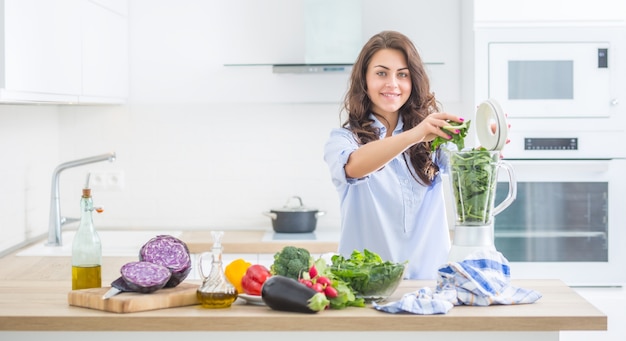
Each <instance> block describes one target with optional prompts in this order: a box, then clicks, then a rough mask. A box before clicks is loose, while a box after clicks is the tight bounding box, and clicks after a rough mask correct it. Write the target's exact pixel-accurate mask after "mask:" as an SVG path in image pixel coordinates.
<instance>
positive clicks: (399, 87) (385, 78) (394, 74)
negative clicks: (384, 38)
mask: <svg viewBox="0 0 626 341" xmlns="http://www.w3.org/2000/svg"><path fill="white" fill-rule="evenodd" d="M365 82H366V83H367V95H368V96H369V98H370V100H371V101H372V105H373V108H372V110H373V111H374V112H375V113H377V114H379V115H383V116H387V115H389V114H396V113H397V112H398V110H399V109H400V107H402V105H404V103H405V102H406V101H407V100H408V99H409V96H410V95H411V76H410V75H409V67H408V65H407V62H406V58H405V57H404V54H402V52H400V51H399V50H395V49H382V50H379V51H378V52H376V53H374V55H373V56H372V59H371V60H370V63H369V65H368V66H367V71H366V74H365Z"/></svg>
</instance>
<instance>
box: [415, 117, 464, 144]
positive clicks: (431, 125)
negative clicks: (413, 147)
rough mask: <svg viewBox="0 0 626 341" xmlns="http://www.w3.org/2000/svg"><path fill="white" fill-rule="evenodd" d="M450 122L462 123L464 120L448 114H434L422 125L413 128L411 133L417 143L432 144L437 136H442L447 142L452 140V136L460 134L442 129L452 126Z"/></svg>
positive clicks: (456, 131) (421, 123)
mask: <svg viewBox="0 0 626 341" xmlns="http://www.w3.org/2000/svg"><path fill="white" fill-rule="evenodd" d="M449 121H454V122H458V123H462V122H463V121H464V119H463V118H462V117H459V116H456V115H452V114H448V113H432V114H430V115H428V116H426V118H425V119H424V120H423V121H422V122H420V124H418V125H416V126H415V127H413V128H412V129H411V130H410V131H412V132H414V134H415V139H416V142H418V143H419V142H430V141H432V140H434V139H435V138H436V137H437V136H441V137H443V138H445V139H447V140H449V139H451V138H452V136H450V134H458V133H459V131H458V130H452V131H448V130H445V129H441V128H443V127H447V126H449V125H450V123H449Z"/></svg>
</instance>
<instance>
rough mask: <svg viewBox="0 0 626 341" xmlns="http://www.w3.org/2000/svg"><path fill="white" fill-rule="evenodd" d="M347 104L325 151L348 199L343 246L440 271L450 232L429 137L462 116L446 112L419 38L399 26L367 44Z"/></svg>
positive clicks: (418, 272) (416, 274) (424, 274)
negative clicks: (412, 38) (415, 40)
mask: <svg viewBox="0 0 626 341" xmlns="http://www.w3.org/2000/svg"><path fill="white" fill-rule="evenodd" d="M344 110H345V111H346V112H347V114H348V118H347V120H346V121H345V123H344V124H343V125H342V127H341V128H335V129H333V130H332V132H331V134H330V138H329V140H328V142H327V144H326V146H325V152H324V159H325V161H326V163H327V164H328V167H329V168H330V172H331V177H332V181H333V183H334V185H335V186H336V188H337V191H338V193H339V198H340V203H341V214H342V223H341V225H342V226H341V238H340V242H339V253H340V254H342V255H344V256H346V257H348V256H350V254H351V253H352V251H353V250H359V251H362V250H363V249H368V250H370V251H373V252H376V253H378V254H379V255H380V256H381V257H382V258H383V259H384V260H390V261H394V262H403V261H408V268H407V272H406V274H405V277H406V278H410V279H434V278H436V277H437V269H438V268H439V267H440V266H441V265H443V264H445V262H446V259H447V256H448V252H449V249H450V238H449V232H448V224H447V221H446V213H445V207H444V198H443V189H442V183H441V177H440V176H439V173H438V172H439V167H440V166H441V165H438V164H437V163H436V159H435V158H434V155H433V153H431V150H430V141H432V140H433V139H434V138H436V137H437V136H441V137H444V138H446V139H450V138H451V136H449V134H448V132H447V131H445V130H442V129H441V128H442V127H444V126H446V125H449V123H448V121H455V122H462V121H463V119H462V118H460V117H457V116H455V115H451V114H447V113H441V112H439V106H438V104H437V102H436V100H435V97H434V95H433V94H432V93H431V91H430V85H429V80H428V76H427V75H426V71H425V69H424V65H423V64H422V60H421V58H420V56H419V54H418V53H417V50H416V48H415V46H414V45H413V43H412V42H411V41H410V40H409V39H408V38H407V37H406V36H404V35H402V34H401V33H398V32H393V31H384V32H381V33H379V34H376V35H374V36H373V37H372V38H371V39H370V40H369V41H368V42H367V43H366V44H365V46H364V47H363V49H362V50H361V52H360V54H359V56H358V58H357V60H356V63H355V64H354V66H353V69H352V75H351V79H350V86H349V89H348V92H347V93H346V97H345V101H344ZM452 133H458V131H455V132H452Z"/></svg>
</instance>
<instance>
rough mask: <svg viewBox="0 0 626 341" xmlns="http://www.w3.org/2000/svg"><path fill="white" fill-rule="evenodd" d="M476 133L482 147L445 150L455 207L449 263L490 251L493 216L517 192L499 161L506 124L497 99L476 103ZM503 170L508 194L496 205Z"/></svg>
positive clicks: (508, 169)
mask: <svg viewBox="0 0 626 341" xmlns="http://www.w3.org/2000/svg"><path fill="white" fill-rule="evenodd" d="M475 121H476V124H475V127H476V134H477V137H478V141H479V143H480V146H481V147H482V148H477V149H476V148H473V149H464V150H459V151H453V150H446V151H445V152H446V153H447V156H448V178H449V181H450V190H451V192H452V193H451V194H452V201H453V206H454V213H455V214H454V216H455V224H454V237H453V238H452V246H451V248H450V253H449V255H448V261H449V262H459V261H462V260H464V259H465V258H466V257H467V256H468V255H469V254H471V253H472V252H474V251H478V250H485V249H488V250H493V251H495V250H496V248H495V244H494V220H495V216H496V215H497V214H498V213H500V212H502V211H503V210H504V209H505V208H507V207H508V206H509V205H511V203H512V202H513V201H514V200H515V197H516V195H517V183H516V180H515V174H514V172H513V167H512V166H511V165H510V164H509V163H507V162H506V161H503V160H501V157H500V155H501V150H502V148H503V147H504V145H505V144H506V140H507V135H508V124H507V122H506V117H505V114H504V112H503V111H502V108H501V107H500V105H499V104H498V102H497V101H495V100H493V99H489V100H486V101H484V102H483V103H481V104H480V105H479V106H478V110H477V112H476V120H475ZM500 169H504V170H506V173H507V175H508V184H509V186H508V193H507V196H506V197H505V198H504V200H503V201H502V202H500V203H499V204H498V205H495V202H494V201H495V196H496V185H497V182H498V171H499V170H500Z"/></svg>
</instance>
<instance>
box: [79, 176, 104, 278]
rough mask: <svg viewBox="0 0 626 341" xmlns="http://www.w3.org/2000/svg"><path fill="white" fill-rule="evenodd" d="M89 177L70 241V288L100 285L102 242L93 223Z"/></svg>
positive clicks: (100, 210)
mask: <svg viewBox="0 0 626 341" xmlns="http://www.w3.org/2000/svg"><path fill="white" fill-rule="evenodd" d="M89 177H90V174H87V181H86V183H85V187H84V188H83V195H82V197H81V198H80V214H81V215H80V225H79V226H78V230H77V231H76V235H75V236H74V241H73V242H72V290H78V289H88V288H100V287H102V268H101V267H102V243H101V241H100V236H99V235H98V232H97V231H96V229H95V227H94V225H93V211H94V210H96V211H97V212H98V213H100V212H102V209H101V208H94V206H93V199H92V198H91V189H90V188H89Z"/></svg>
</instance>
